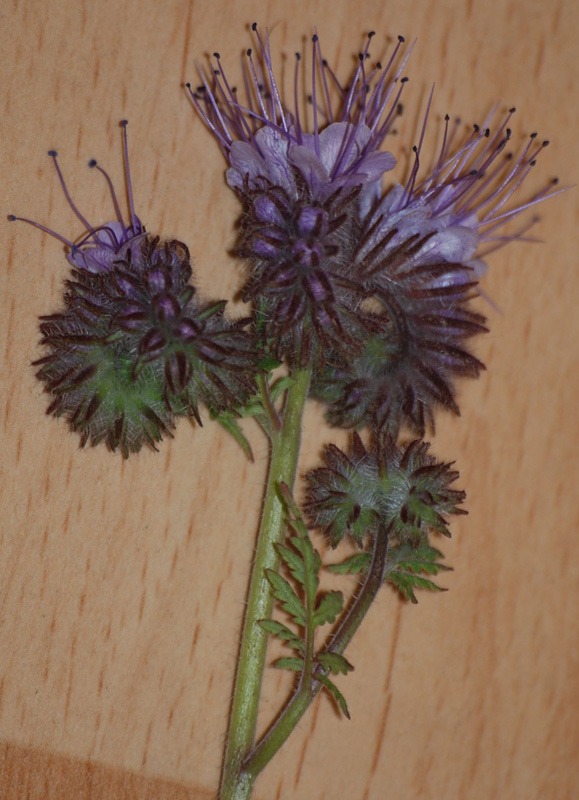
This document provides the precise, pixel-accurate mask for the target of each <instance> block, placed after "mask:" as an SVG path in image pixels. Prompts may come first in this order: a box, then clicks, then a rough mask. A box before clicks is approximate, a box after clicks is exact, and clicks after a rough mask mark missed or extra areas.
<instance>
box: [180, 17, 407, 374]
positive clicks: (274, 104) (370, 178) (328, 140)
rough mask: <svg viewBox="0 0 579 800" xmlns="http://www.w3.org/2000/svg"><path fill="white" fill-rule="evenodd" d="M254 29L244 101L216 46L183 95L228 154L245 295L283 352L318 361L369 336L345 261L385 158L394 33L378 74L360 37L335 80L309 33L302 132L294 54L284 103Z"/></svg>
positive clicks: (397, 82)
mask: <svg viewBox="0 0 579 800" xmlns="http://www.w3.org/2000/svg"><path fill="white" fill-rule="evenodd" d="M253 30H254V32H255V34H256V37H257V42H258V46H259V53H258V57H257V58H254V57H253V54H252V51H251V50H248V51H247V57H248V61H247V64H246V70H245V74H244V83H245V86H246V94H247V99H246V104H245V105H243V104H242V103H241V102H240V101H239V100H238V95H237V91H236V89H235V88H234V87H232V86H231V85H230V83H229V81H228V80H227V78H226V76H225V73H224V71H223V68H222V66H221V60H220V57H219V54H217V53H215V54H214V55H215V58H216V61H217V69H215V70H214V74H213V77H212V79H209V78H208V77H207V76H206V75H205V73H204V72H203V70H200V72H201V78H202V81H203V85H202V86H200V87H199V88H198V89H197V90H196V91H195V92H191V96H192V99H193V102H194V104H195V106H196V108H197V110H198V111H199V113H200V114H201V116H202V117H203V119H204V121H205V122H206V124H207V125H208V127H209V128H210V129H211V131H212V132H213V134H214V135H215V137H216V139H217V141H218V143H219V145H220V147H221V149H222V150H223V152H224V154H225V156H226V158H227V159H228V162H229V165H230V167H229V169H228V171H227V182H228V184H229V186H230V187H231V188H233V189H234V190H235V191H236V192H237V194H238V196H239V198H240V200H241V203H242V205H243V213H242V217H241V233H240V240H239V246H238V251H239V254H240V255H241V256H243V257H244V258H246V259H247V260H248V261H249V264H250V268H251V272H250V277H249V280H248V282H247V284H246V287H245V292H244V296H245V299H246V300H253V301H254V303H255V307H256V308H257V310H258V311H259V313H260V318H261V319H263V321H264V329H265V336H266V339H269V340H270V341H271V342H272V343H273V346H274V349H275V350H276V351H277V353H278V354H279V355H280V356H281V357H285V358H287V359H288V360H289V362H290V363H291V364H296V363H297V364H300V365H305V364H306V363H310V364H312V363H313V364H314V365H316V364H319V363H323V361H324V357H325V353H326V352H327V351H328V349H329V348H332V349H334V350H336V351H337V352H342V353H344V355H351V354H352V353H355V352H360V351H361V349H362V347H363V343H364V341H365V340H366V338H367V337H368V335H370V334H371V333H373V332H376V324H375V320H374V319H373V316H372V315H371V314H367V313H365V312H364V311H363V309H361V307H360V303H361V300H362V299H363V293H362V291H361V287H360V285H359V281H358V280H357V278H356V275H355V274H354V273H353V266H354V261H353V257H352V256H353V249H354V247H355V245H356V243H357V241H358V237H359V228H360V220H361V218H362V217H363V215H364V213H366V212H368V211H369V209H370V208H372V207H373V204H374V202H375V199H376V197H377V196H379V193H380V185H381V179H382V176H383V175H384V173H386V172H387V171H389V170H391V169H392V168H393V167H394V165H395V159H394V157H393V156H392V155H391V154H390V153H385V152H382V151H381V150H380V147H381V145H382V143H383V141H384V138H385V137H386V135H387V134H388V133H389V132H390V131H391V129H392V125H393V122H394V120H395V118H396V116H397V114H398V112H399V100H400V95H401V92H402V88H403V84H404V79H401V77H400V76H401V74H402V69H403V67H404V64H405V63H406V62H405V60H403V61H402V63H399V60H400V58H399V52H400V48H401V46H402V43H403V41H404V39H403V37H399V41H398V44H397V46H396V48H395V50H394V53H393V55H392V57H391V59H390V61H389V63H388V64H387V65H386V67H385V68H384V69H383V68H382V66H381V65H380V64H378V65H377V66H376V67H375V68H372V69H368V68H367V63H366V62H367V60H368V57H369V54H368V47H369V42H370V40H371V38H372V36H373V35H374V34H373V33H372V34H370V35H369V37H368V43H367V44H366V47H365V49H364V51H363V52H362V53H361V54H360V57H359V63H358V66H357V69H356V71H355V73H354V75H353V77H352V79H351V81H350V82H349V85H348V86H347V87H344V86H342V85H341V84H340V83H339V81H338V79H337V77H336V76H335V74H334V73H333V72H332V71H331V69H330V68H329V67H328V65H327V63H326V61H325V60H324V59H323V58H322V54H321V49H320V44H319V41H318V37H317V36H314V37H313V48H312V65H311V66H312V73H311V74H312V77H311V97H309V98H308V99H309V100H310V101H311V105H312V114H311V116H312V124H311V128H309V127H308V125H307V123H306V121H305V115H304V113H303V110H301V105H302V98H301V97H300V95H299V92H298V84H299V83H300V82H301V74H300V65H301V64H302V63H303V62H302V61H301V58H300V55H299V54H296V68H295V77H294V95H295V97H294V103H293V107H292V109H291V110H290V109H289V108H288V107H287V106H286V105H285V104H284V103H283V102H282V99H281V93H280V89H279V87H278V84H277V81H276V78H275V75H274V72H273V68H272V61H271V53H270V44H269V36H267V35H266V38H265V41H264V40H263V39H262V37H261V36H260V34H259V32H257V26H256V25H255V24H254V25H253Z"/></svg>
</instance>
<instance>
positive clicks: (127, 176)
mask: <svg viewBox="0 0 579 800" xmlns="http://www.w3.org/2000/svg"><path fill="white" fill-rule="evenodd" d="M128 124H129V123H128V120H126V119H123V120H122V121H121V128H122V129H123V150H124V154H125V180H126V182H127V194H128V196H129V212H130V214H131V227H132V230H133V233H134V234H135V235H136V234H137V232H138V231H139V226H138V224H137V216H136V214H135V206H134V203H133V186H132V184H131V168H130V165H129V144H128V141H127V125H128Z"/></svg>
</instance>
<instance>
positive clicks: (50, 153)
mask: <svg viewBox="0 0 579 800" xmlns="http://www.w3.org/2000/svg"><path fill="white" fill-rule="evenodd" d="M48 155H49V156H52V157H53V158H55V157H56V156H57V155H58V153H57V152H56V150H49V151H48Z"/></svg>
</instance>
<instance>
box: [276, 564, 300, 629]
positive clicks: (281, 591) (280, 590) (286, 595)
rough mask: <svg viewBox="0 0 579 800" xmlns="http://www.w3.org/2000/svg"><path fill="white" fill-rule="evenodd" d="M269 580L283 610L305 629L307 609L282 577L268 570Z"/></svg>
mask: <svg viewBox="0 0 579 800" xmlns="http://www.w3.org/2000/svg"><path fill="white" fill-rule="evenodd" d="M267 579H268V581H269V582H270V584H271V586H272V588H273V594H274V597H275V598H276V600H278V601H279V603H280V604H281V607H282V608H283V610H284V611H287V613H288V614H289V615H290V616H291V617H292V618H293V619H294V621H295V622H296V623H297V624H298V625H301V627H302V628H305V627H306V612H305V609H304V607H303V606H302V603H301V600H300V599H299V597H298V596H297V594H296V593H295V592H294V590H293V589H292V587H291V586H290V585H289V583H288V582H287V581H286V579H285V578H282V577H281V575H278V574H277V572H274V571H273V570H272V569H268V570H267Z"/></svg>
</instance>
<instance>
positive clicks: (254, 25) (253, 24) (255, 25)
mask: <svg viewBox="0 0 579 800" xmlns="http://www.w3.org/2000/svg"><path fill="white" fill-rule="evenodd" d="M251 30H252V31H256V30H257V22H252V23H251Z"/></svg>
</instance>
